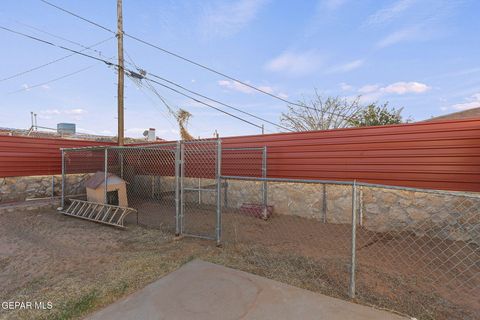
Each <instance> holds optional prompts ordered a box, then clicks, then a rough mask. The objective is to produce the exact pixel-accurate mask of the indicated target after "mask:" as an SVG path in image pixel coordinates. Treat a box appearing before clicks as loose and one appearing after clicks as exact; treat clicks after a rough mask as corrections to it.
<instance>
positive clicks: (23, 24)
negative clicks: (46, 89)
mask: <svg viewBox="0 0 480 320" xmlns="http://www.w3.org/2000/svg"><path fill="white" fill-rule="evenodd" d="M14 21H15V22H16V23H17V24H19V25H22V26H24V27H27V28H30V29H32V30H35V31H38V32H41V33H44V34H46V35H49V36H51V37H54V38H56V39H59V40H63V41H66V42H68V43H71V44H74V45H76V46H79V47H82V48H83V49H85V50H92V51H94V52H97V53H98V54H99V55H102V52H101V51H99V50H95V49H92V47H93V46H85V45H83V44H81V43H79V42H77V41H73V40H70V39H67V38H65V37H62V36H59V35H57V34H53V33H51V32H49V31H45V30H42V29H40V28H38V27H35V26H32V25H29V24H26V23H24V22H21V21H18V20H14ZM113 38H115V37H114V36H113V37H110V38H108V40H110V39H113ZM105 41H107V40H105Z"/></svg>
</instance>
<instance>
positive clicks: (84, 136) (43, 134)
mask: <svg viewBox="0 0 480 320" xmlns="http://www.w3.org/2000/svg"><path fill="white" fill-rule="evenodd" d="M0 135H3V136H29V137H37V138H63V139H74V140H91V141H99V142H116V141H117V137H112V136H101V135H95V134H88V133H78V132H77V133H75V134H68V133H58V132H57V131H46V130H29V129H15V128H3V127H0ZM156 141H165V140H164V139H161V138H158V137H157V140H156ZM138 142H152V141H147V140H146V138H129V137H125V143H127V144H129V143H138Z"/></svg>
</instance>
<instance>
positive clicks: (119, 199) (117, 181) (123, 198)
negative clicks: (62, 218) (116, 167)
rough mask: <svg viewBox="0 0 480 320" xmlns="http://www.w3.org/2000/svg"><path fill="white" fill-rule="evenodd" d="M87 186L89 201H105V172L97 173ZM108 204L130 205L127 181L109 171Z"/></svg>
mask: <svg viewBox="0 0 480 320" xmlns="http://www.w3.org/2000/svg"><path fill="white" fill-rule="evenodd" d="M85 186H86V188H87V200H88V201H89V202H95V203H105V172H101V171H99V172H97V173H95V174H94V175H93V176H91V177H90V178H89V179H88V180H87V182H86V183H85ZM107 204H111V205H116V206H120V207H128V200H127V187H126V182H125V180H123V179H122V178H120V177H118V176H116V175H114V174H113V173H107Z"/></svg>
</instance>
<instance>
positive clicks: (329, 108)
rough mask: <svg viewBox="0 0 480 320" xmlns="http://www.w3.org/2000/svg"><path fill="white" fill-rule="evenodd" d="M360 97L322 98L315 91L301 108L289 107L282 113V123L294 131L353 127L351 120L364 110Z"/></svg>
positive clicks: (301, 102)
mask: <svg viewBox="0 0 480 320" xmlns="http://www.w3.org/2000/svg"><path fill="white" fill-rule="evenodd" d="M359 101H360V97H357V98H355V99H347V98H340V97H327V98H326V99H323V98H322V96H321V95H320V94H319V93H318V92H317V91H316V90H315V95H314V96H313V98H312V99H310V101H308V102H307V101H305V100H304V101H300V102H299V104H300V105H301V106H295V105H293V106H292V105H288V106H287V107H288V111H287V112H282V115H281V117H280V121H281V123H282V124H283V125H284V126H286V127H288V128H290V129H292V130H294V131H309V130H328V129H336V128H345V127H349V126H351V125H352V123H351V120H352V119H353V118H354V117H355V116H356V115H357V114H358V113H359V112H360V111H361V110H362V106H361V105H360V102H359Z"/></svg>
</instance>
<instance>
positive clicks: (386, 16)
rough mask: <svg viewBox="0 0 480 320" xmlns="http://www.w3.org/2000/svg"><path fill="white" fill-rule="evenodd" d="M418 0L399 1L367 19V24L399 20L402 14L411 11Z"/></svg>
mask: <svg viewBox="0 0 480 320" xmlns="http://www.w3.org/2000/svg"><path fill="white" fill-rule="evenodd" d="M416 1H417V0H398V1H396V2H394V3H393V4H391V5H390V6H388V7H385V8H383V9H380V10H378V11H377V12H375V13H374V14H372V15H371V16H370V17H368V19H367V22H366V23H367V24H370V25H372V24H379V23H384V22H388V21H391V20H393V19H395V18H397V17H398V16H399V15H400V14H401V13H402V12H404V11H406V10H407V9H409V8H410V7H411V6H412V5H413V4H414V3H415V2H416Z"/></svg>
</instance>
